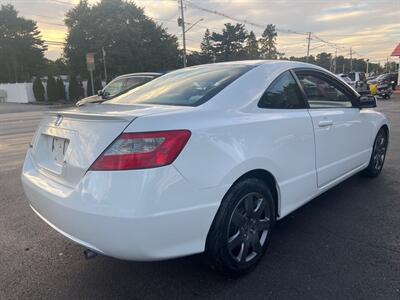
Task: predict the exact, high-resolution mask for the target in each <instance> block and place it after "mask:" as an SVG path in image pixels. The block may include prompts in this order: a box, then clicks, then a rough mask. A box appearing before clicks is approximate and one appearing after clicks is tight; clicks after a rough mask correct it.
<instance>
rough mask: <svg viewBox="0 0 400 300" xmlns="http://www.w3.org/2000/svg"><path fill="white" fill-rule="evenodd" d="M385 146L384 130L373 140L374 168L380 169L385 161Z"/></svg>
mask: <svg viewBox="0 0 400 300" xmlns="http://www.w3.org/2000/svg"><path fill="white" fill-rule="evenodd" d="M386 148H387V140H386V136H385V133H384V132H380V133H379V135H378V137H377V138H376V141H375V147H374V154H373V166H374V169H375V170H377V171H380V170H381V169H382V167H383V163H384V161H385V156H386Z"/></svg>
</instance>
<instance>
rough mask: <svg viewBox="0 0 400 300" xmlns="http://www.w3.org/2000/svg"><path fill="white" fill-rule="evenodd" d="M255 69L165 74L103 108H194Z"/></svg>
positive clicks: (222, 68) (237, 66) (218, 68)
mask: <svg viewBox="0 0 400 300" xmlns="http://www.w3.org/2000/svg"><path fill="white" fill-rule="evenodd" d="M253 67H254V65H247V64H226V65H206V66H196V67H190V68H184V69H180V70H177V71H173V72H170V73H167V74H165V75H163V76H161V77H158V78H156V79H154V80H152V81H150V82H148V83H147V84H145V85H142V86H140V87H137V88H135V89H133V90H131V91H130V92H127V93H125V94H123V95H121V96H119V97H117V98H114V99H112V100H110V101H107V102H104V104H127V105H129V104H136V103H143V104H162V105H179V106H197V105H200V104H202V103H204V102H206V101H207V100H209V99H211V98H212V97H213V96H215V95H216V94H217V93H219V92H220V91H221V90H223V89H224V88H225V87H226V86H227V85H228V84H230V83H231V82H233V81H234V80H236V79H237V78H238V77H239V76H241V75H242V74H244V73H245V72H247V71H248V70H250V69H251V68H253Z"/></svg>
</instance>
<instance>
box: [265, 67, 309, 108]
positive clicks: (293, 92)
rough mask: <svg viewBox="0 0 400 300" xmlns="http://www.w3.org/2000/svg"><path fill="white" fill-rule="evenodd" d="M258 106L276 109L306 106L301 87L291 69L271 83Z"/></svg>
mask: <svg viewBox="0 0 400 300" xmlns="http://www.w3.org/2000/svg"><path fill="white" fill-rule="evenodd" d="M258 106H259V107H261V108H274V109H293V108H304V102H303V99H302V96H301V92H300V90H299V87H298V86H297V83H296V81H295V80H294V78H293V76H292V74H291V73H290V72H289V71H286V72H285V73H283V74H281V75H280V76H279V77H278V78H277V79H275V81H273V82H272V83H271V85H270V86H269V87H268V89H267V90H266V91H265V93H264V95H263V96H262V97H261V99H260V102H259V103H258Z"/></svg>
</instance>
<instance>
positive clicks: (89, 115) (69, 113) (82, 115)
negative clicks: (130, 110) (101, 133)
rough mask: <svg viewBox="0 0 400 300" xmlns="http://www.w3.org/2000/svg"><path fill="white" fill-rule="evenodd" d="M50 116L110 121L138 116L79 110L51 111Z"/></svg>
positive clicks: (129, 120) (132, 118)
mask: <svg viewBox="0 0 400 300" xmlns="http://www.w3.org/2000/svg"><path fill="white" fill-rule="evenodd" d="M46 114H47V115H50V116H62V117H66V118H71V119H84V120H108V121H127V122H131V121H133V120H135V119H136V118H137V117H133V116H131V115H125V116H124V115H120V114H119V115H114V114H111V113H101V114H100V113H99V114H96V113H88V112H77V111H49V112H47V113H46Z"/></svg>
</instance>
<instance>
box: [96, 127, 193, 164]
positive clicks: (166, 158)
mask: <svg viewBox="0 0 400 300" xmlns="http://www.w3.org/2000/svg"><path fill="white" fill-rule="evenodd" d="M190 135H191V132H190V131H189V130H171V131H158V132H143V133H122V134H121V135H120V136H119V137H118V138H117V139H116V140H115V141H114V142H113V143H112V144H111V145H110V146H109V147H108V148H107V149H106V150H105V151H104V152H103V153H102V154H101V155H100V156H99V157H98V158H97V160H96V161H95V162H94V163H93V165H92V166H91V167H90V169H89V170H91V171H110V170H134V169H147V168H156V167H161V166H165V165H169V164H171V163H172V162H173V161H174V160H175V159H176V158H177V157H178V155H179V153H180V152H181V151H182V149H183V147H185V145H186V143H187V141H188V140H189V138H190Z"/></svg>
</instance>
